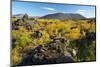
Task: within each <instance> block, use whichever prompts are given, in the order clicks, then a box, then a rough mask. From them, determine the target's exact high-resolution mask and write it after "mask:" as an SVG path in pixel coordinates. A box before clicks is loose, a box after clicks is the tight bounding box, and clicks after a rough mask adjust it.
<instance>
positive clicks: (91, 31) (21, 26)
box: [12, 14, 96, 66]
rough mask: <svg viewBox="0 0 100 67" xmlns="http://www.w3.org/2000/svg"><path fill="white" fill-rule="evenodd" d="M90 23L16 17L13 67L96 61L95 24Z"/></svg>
mask: <svg viewBox="0 0 100 67" xmlns="http://www.w3.org/2000/svg"><path fill="white" fill-rule="evenodd" d="M90 20H91V19H87V20H81V19H79V20H71V19H69V20H68V19H66V20H56V19H43V18H42V19H40V18H35V19H30V18H28V15H26V14H25V16H24V17H23V18H21V19H19V18H16V17H13V18H12V62H13V66H15V65H26V64H27V65H28V64H29V65H31V64H45V63H63V62H77V61H94V60H96V41H95V40H96V38H95V37H96V29H95V27H96V24H95V23H96V22H95V21H90ZM89 21H90V22H89ZM66 56H68V57H69V58H68V57H67V58H66ZM44 58H45V60H44Z"/></svg>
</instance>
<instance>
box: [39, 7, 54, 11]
mask: <svg viewBox="0 0 100 67" xmlns="http://www.w3.org/2000/svg"><path fill="white" fill-rule="evenodd" d="M41 8H42V9H45V10H50V11H56V9H54V8H51V7H41Z"/></svg>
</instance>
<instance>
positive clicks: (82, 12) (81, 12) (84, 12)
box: [76, 9, 87, 15]
mask: <svg viewBox="0 0 100 67" xmlns="http://www.w3.org/2000/svg"><path fill="white" fill-rule="evenodd" d="M76 13H79V14H82V15H84V14H86V13H87V11H86V10H81V9H79V10H77V11H76Z"/></svg>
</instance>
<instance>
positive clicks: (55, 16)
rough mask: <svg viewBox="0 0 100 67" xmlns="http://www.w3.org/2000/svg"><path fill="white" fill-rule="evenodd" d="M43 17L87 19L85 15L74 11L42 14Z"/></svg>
mask: <svg viewBox="0 0 100 67" xmlns="http://www.w3.org/2000/svg"><path fill="white" fill-rule="evenodd" d="M41 18H48V19H60V20H65V19H86V18H85V17H84V16H82V15H80V14H73V13H54V14H48V15H45V16H42V17H41Z"/></svg>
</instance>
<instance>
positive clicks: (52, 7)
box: [12, 1, 95, 18]
mask: <svg viewBox="0 0 100 67" xmlns="http://www.w3.org/2000/svg"><path fill="white" fill-rule="evenodd" d="M57 12H63V13H79V14H81V15H83V16H85V17H87V18H90V17H95V6H80V5H69V4H66V5H65V4H53V3H37V2H18V1H13V2H12V14H13V15H16V14H25V13H27V14H28V15H30V16H44V15H46V14H50V13H57Z"/></svg>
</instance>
